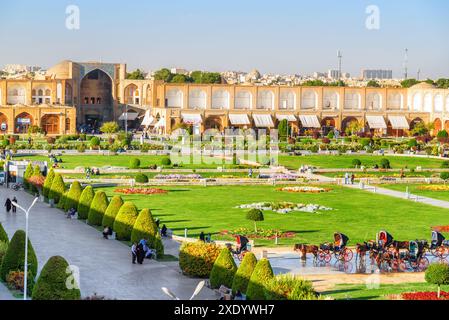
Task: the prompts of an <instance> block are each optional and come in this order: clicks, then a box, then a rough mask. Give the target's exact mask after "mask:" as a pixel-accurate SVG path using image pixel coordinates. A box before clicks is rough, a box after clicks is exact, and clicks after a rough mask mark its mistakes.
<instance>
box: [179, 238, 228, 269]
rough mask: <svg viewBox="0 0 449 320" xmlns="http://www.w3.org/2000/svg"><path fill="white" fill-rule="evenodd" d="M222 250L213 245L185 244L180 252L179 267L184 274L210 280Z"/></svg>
mask: <svg viewBox="0 0 449 320" xmlns="http://www.w3.org/2000/svg"><path fill="white" fill-rule="evenodd" d="M219 254H220V248H219V247H218V246H217V245H215V244H213V243H204V242H202V241H198V242H184V243H183V244H182V245H181V248H180V250H179V267H180V268H181V270H182V272H183V274H185V275H187V276H191V277H200V278H208V277H209V276H210V272H211V271H212V267H213V265H214V262H215V260H217V258H218V256H219Z"/></svg>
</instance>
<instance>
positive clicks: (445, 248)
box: [429, 231, 449, 259]
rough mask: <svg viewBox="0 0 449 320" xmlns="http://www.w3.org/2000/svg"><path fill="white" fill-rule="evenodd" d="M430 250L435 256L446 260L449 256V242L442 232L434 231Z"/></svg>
mask: <svg viewBox="0 0 449 320" xmlns="http://www.w3.org/2000/svg"><path fill="white" fill-rule="evenodd" d="M429 249H430V252H431V253H432V255H433V256H435V257H437V258H440V259H446V258H447V256H448V255H449V241H448V240H446V238H445V237H444V236H443V235H442V234H441V233H440V232H438V231H432V241H431V242H430V248H429Z"/></svg>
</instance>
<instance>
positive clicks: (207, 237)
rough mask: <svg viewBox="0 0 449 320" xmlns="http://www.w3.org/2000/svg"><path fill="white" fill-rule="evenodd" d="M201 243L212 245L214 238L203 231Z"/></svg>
mask: <svg viewBox="0 0 449 320" xmlns="http://www.w3.org/2000/svg"><path fill="white" fill-rule="evenodd" d="M200 241H203V242H206V243H211V242H212V236H211V234H210V233H208V234H207V235H205V234H204V232H203V231H201V233H200Z"/></svg>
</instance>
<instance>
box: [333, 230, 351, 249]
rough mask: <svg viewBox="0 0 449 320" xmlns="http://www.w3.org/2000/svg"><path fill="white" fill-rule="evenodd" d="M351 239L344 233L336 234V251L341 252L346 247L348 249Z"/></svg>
mask: <svg viewBox="0 0 449 320" xmlns="http://www.w3.org/2000/svg"><path fill="white" fill-rule="evenodd" d="M348 241H349V238H348V237H347V236H346V235H344V234H343V233H338V232H336V233H334V246H335V250H337V251H338V250H341V249H343V248H344V247H346V244H347V243H348Z"/></svg>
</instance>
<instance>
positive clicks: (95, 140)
mask: <svg viewBox="0 0 449 320" xmlns="http://www.w3.org/2000/svg"><path fill="white" fill-rule="evenodd" d="M99 145H100V138H98V137H92V139H90V146H91V147H93V148H96V147H98V146H99Z"/></svg>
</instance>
